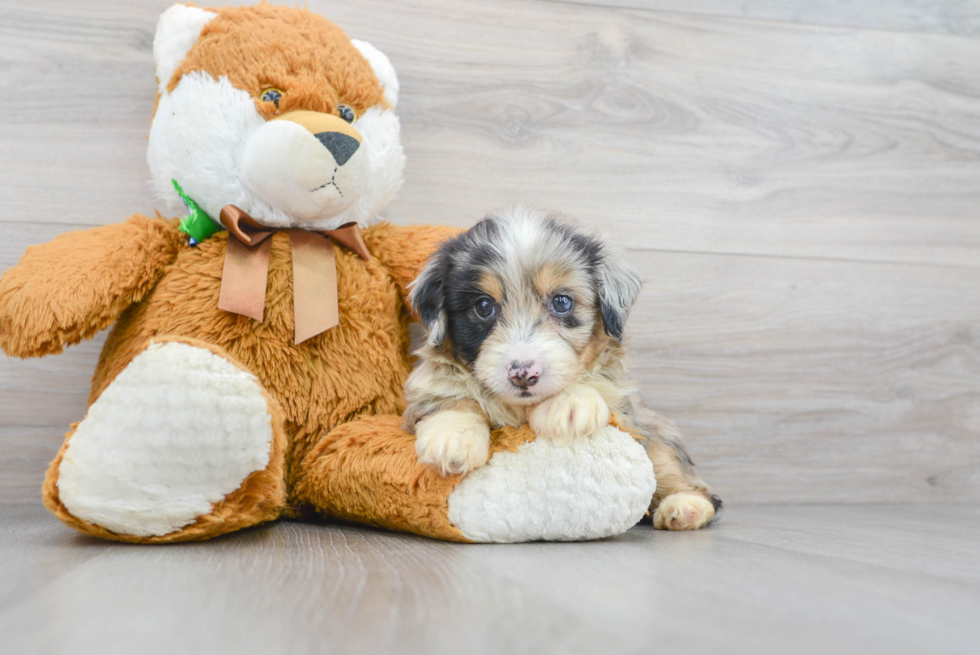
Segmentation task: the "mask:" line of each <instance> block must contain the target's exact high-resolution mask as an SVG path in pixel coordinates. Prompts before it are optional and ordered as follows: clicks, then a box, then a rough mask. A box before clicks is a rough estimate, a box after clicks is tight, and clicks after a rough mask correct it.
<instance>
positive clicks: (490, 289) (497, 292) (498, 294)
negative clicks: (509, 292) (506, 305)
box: [477, 271, 504, 303]
mask: <svg viewBox="0 0 980 655" xmlns="http://www.w3.org/2000/svg"><path fill="white" fill-rule="evenodd" d="M477 286H479V287H480V289H481V290H482V291H483V292H484V293H485V294H487V295H488V296H490V297H491V298H493V299H494V300H495V301H496V302H497V303H500V302H502V301H503V299H504V285H503V283H502V282H501V281H500V278H498V277H497V276H496V275H494V274H493V273H491V272H489V271H487V272H485V273H484V274H483V275H482V276H480V281H479V282H478V283H477Z"/></svg>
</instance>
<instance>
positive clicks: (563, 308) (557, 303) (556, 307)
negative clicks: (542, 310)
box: [551, 294, 572, 314]
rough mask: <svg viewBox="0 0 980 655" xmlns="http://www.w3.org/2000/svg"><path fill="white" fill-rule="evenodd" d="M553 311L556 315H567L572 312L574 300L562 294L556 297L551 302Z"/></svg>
mask: <svg viewBox="0 0 980 655" xmlns="http://www.w3.org/2000/svg"><path fill="white" fill-rule="evenodd" d="M551 310H552V311H553V312H554V313H556V314H567V313H568V312H570V311H572V299H571V298H569V297H568V296H564V295H561V294H559V295H557V296H555V297H554V298H552V300H551Z"/></svg>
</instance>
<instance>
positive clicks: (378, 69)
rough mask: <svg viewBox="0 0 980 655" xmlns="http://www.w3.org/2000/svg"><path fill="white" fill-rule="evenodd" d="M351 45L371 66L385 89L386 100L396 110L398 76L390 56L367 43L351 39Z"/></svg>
mask: <svg viewBox="0 0 980 655" xmlns="http://www.w3.org/2000/svg"><path fill="white" fill-rule="evenodd" d="M351 43H353V44H354V47H355V48H357V50H358V52H360V53H361V55H363V57H364V58H365V59H367V60H368V63H369V64H371V68H373V69H374V74H375V75H377V76H378V81H379V82H381V86H383V87H384V88H385V94H384V95H385V100H387V101H388V104H389V105H391V106H392V108H394V107H395V105H397V104H398V75H396V74H395V67H394V66H392V65H391V62H390V61H388V56H387V55H386V54H385V53H383V52H381V51H380V50H378V49H377V48H375V47H374V46H373V45H371V44H370V43H368V42H367V41H359V40H357V39H351Z"/></svg>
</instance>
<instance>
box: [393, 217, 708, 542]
mask: <svg viewBox="0 0 980 655" xmlns="http://www.w3.org/2000/svg"><path fill="white" fill-rule="evenodd" d="M640 287H641V279H640V276H639V274H638V273H637V272H636V270H635V269H634V268H633V267H632V265H631V264H629V262H628V261H627V260H626V259H625V257H623V256H622V255H621V254H620V253H618V252H616V251H615V250H613V249H611V248H610V247H609V246H608V245H607V244H605V243H604V242H603V241H602V240H601V239H600V238H599V237H597V236H596V235H594V234H587V233H585V232H582V231H580V230H578V229H577V228H576V227H575V226H574V225H573V224H572V223H571V222H570V221H569V220H568V219H566V218H564V217H561V216H559V215H557V214H553V213H546V212H541V211H537V210H533V209H528V208H525V207H516V208H512V209H508V210H505V211H502V212H499V213H497V214H494V215H490V216H488V217H486V218H485V219H483V220H482V221H480V222H479V223H477V224H476V225H475V226H474V227H473V228H471V229H470V230H468V231H467V232H465V233H463V234H462V235H460V236H459V237H457V238H455V239H451V240H450V241H447V242H446V243H445V244H444V245H443V246H442V247H441V248H440V249H439V251H438V252H437V253H436V254H435V255H433V256H432V258H431V259H430V260H429V262H428V263H427V264H426V266H425V268H424V269H423V270H422V273H421V274H420V275H419V277H418V279H417V280H416V281H415V283H414V285H413V288H412V291H411V302H412V306H413V307H414V308H415V311H416V312H417V313H418V315H419V318H420V319H421V321H422V323H423V325H424V326H425V328H426V331H427V333H428V338H427V341H426V345H425V346H424V347H423V348H422V349H421V350H420V351H419V353H418V355H419V357H420V361H419V365H418V366H417V368H416V369H415V371H414V372H413V373H412V375H411V376H410V377H409V380H408V383H407V386H406V396H407V400H408V407H407V409H406V411H405V424H406V427H407V428H408V429H409V430H413V431H414V432H415V435H416V452H417V453H418V456H419V460H420V461H422V462H423V463H425V464H427V465H429V466H432V467H434V468H436V469H438V470H440V471H442V473H443V474H449V473H466V472H468V471H470V470H472V469H474V468H477V467H479V466H482V465H483V464H485V463H486V461H487V459H488V457H489V444H490V431H491V430H492V429H496V428H499V427H503V426H507V425H514V426H516V425H522V424H524V423H529V424H530V426H531V428H532V429H533V430H534V431H535V432H536V433H537V434H538V435H539V436H540V437H544V438H552V439H569V438H582V437H588V436H590V435H592V434H594V433H596V432H598V431H599V430H600V429H602V428H603V427H604V426H605V425H606V424H607V423H608V421H609V414H610V411H615V412H617V413H618V414H619V415H620V416H622V417H623V419H624V420H625V421H626V422H627V423H628V424H629V427H631V428H633V429H635V431H636V432H638V433H639V434H641V435H643V436H644V437H645V441H646V447H647V452H648V453H649V455H650V457H651V460H652V461H653V464H654V470H655V472H656V474H657V479H658V488H657V494H656V496H655V498H654V502H653V507H652V509H653V510H654V512H653V515H654V525H655V527H658V528H667V529H695V528H699V527H702V526H703V525H705V524H707V523H708V521H710V520H711V518H712V517H713V516H714V515H715V512H716V509H717V508H718V507H719V506H720V501H717V499H715V498H714V497H713V496H711V495H710V492H709V490H708V488H707V487H706V486H705V485H704V484H703V483H702V482H701V481H700V480H699V479H698V478H697V476H696V475H695V474H694V470H693V463H692V462H691V461H690V458H689V457H688V456H687V453H686V451H685V449H684V446H683V443H682V442H681V441H680V438H679V434H678V433H677V431H676V428H674V427H673V425H672V424H670V423H669V422H668V421H666V420H665V419H663V417H660V416H659V415H656V414H654V413H652V412H647V410H644V409H642V407H640V408H637V407H636V401H635V399H632V400H631V398H630V394H631V392H632V391H633V390H634V384H633V381H632V379H631V378H630V377H629V375H628V373H627V370H626V366H625V355H626V353H625V349H624V347H623V336H624V329H625V324H626V319H627V317H628V316H629V312H630V310H631V309H632V307H633V304H634V303H635V302H636V299H637V297H638V295H639V292H640ZM661 479H663V483H661V482H660V481H661Z"/></svg>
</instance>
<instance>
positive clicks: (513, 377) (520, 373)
mask: <svg viewBox="0 0 980 655" xmlns="http://www.w3.org/2000/svg"><path fill="white" fill-rule="evenodd" d="M507 377H508V378H510V383H511V384H513V385H514V386H515V387H533V386H534V385H535V384H537V383H538V378H539V377H541V368H540V367H539V366H538V364H537V362H511V363H510V366H509V367H508V368H507Z"/></svg>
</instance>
